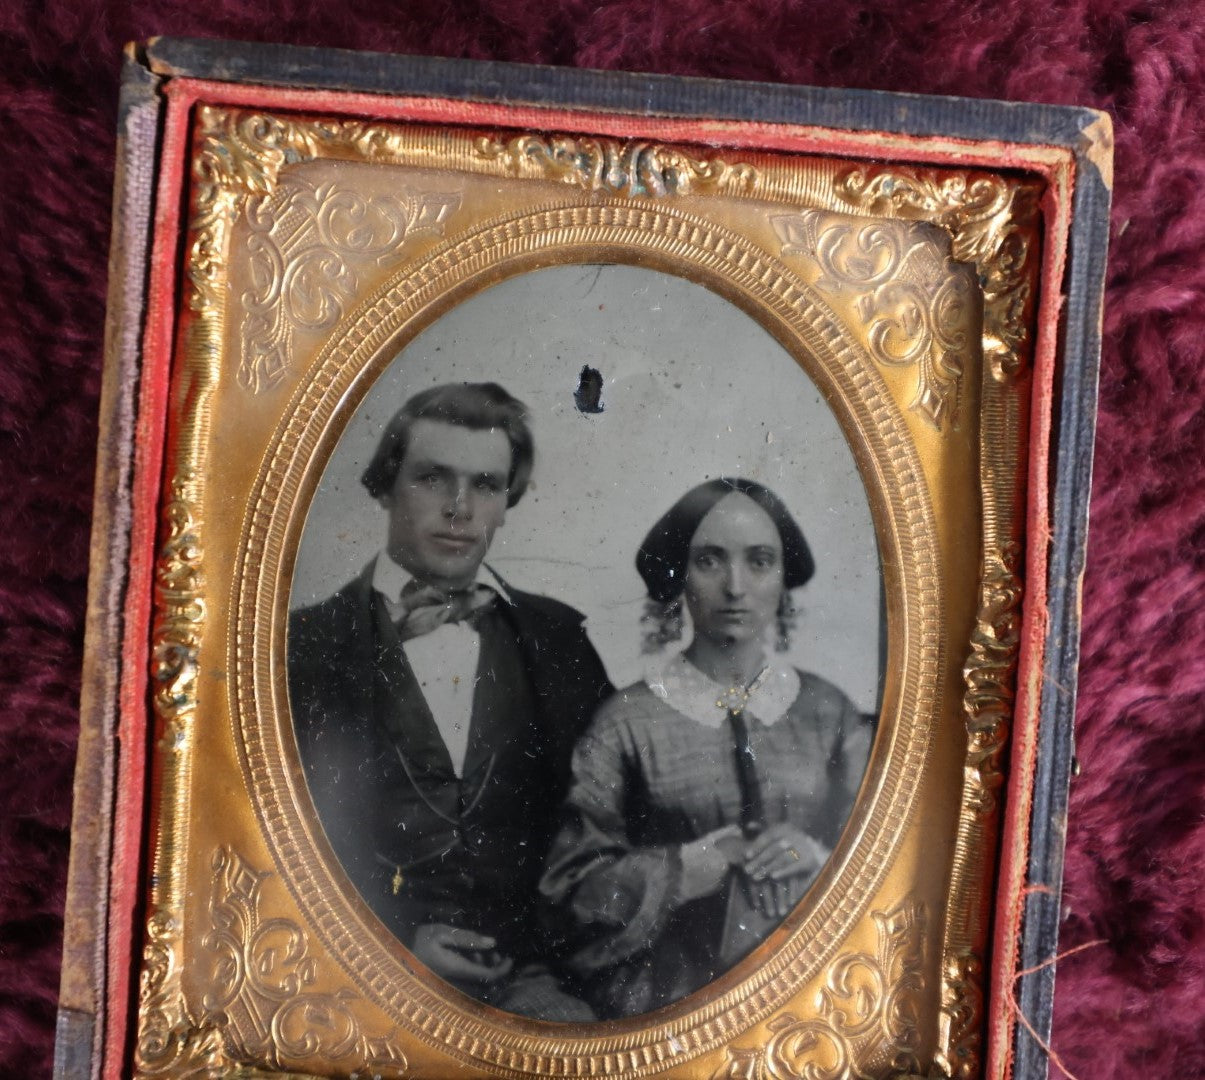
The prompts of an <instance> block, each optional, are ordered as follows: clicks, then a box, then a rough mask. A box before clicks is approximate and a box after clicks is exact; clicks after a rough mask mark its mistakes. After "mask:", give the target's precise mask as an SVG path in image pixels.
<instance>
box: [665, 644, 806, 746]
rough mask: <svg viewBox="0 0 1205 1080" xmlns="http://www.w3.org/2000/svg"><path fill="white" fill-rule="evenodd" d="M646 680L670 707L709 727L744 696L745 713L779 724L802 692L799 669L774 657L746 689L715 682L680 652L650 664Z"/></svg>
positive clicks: (714, 725)
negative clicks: (781, 662)
mask: <svg viewBox="0 0 1205 1080" xmlns="http://www.w3.org/2000/svg"><path fill="white" fill-rule="evenodd" d="M644 681H645V683H646V685H647V686H648V688H649V689H650V690H651V691H652V692H653V693H654V694H655V695H656V696H657V697H659V698H660V699H661V700H662V701H664V702H665V703H666V704H667V705H669V706H670V707H671V708H673V709H676V710H677V711H678V712H680V713H682V715H683V716H689V717H690V718H691V719H692V720H695V721H697V722H698V723H700V724H702V725H703V726H704V727H709V728H718V727H719V726H720V725H721V724H723V723H724V721H725V720H726V719H727V717H728V709H729V707H730V704H731V703H734V702H740V701H741V700H743V701H744V711H745V713H747V714H748V715H750V716H756V717H757V719H758V720H760V721H761V722H762V723H763V724H766V725H767V726H768V725H770V724H776V723H778V721H779V720H781V719H782V718H783V717H784V716H785V715H786V714H787V710H788V709H789V708H790V707H791V706H792V705H793V704H794V702H795V699H796V698H797V697H798V696H799V673H798V672H797V671H795V669H794V668H792V667H788V666H787V665H785V664H778V663H775V662H773V661H771V662H770V663H769V665H767V667H766V669H765V671H763V672H762V674H761V675H759V676H758V678H757V679H756V680H755V681H754V683H753V685H752V686H751V687H750V688H749V689H748V690H747V691H746V690H744V689H741V688H733V687H728V686H724V685H723V684H722V683H717V682H713V681H712V680H711V679H709V678H708V677H707V676H706V675H704V674H703V672H701V671H700V670H699V669H698V668H697V667H695V666H694V664H692V663H691V662H690V661H689V660H687V659H686V658H685V657H684V656H683V655H682V654H681V653H678V654H676V655H675V656H673V657H671V658H670V659H669V660H660V661H658V662H657V663H656V664H655V665H653V666H652V667H650V669H649V670H648V672H647V674H646V675H645V680H644Z"/></svg>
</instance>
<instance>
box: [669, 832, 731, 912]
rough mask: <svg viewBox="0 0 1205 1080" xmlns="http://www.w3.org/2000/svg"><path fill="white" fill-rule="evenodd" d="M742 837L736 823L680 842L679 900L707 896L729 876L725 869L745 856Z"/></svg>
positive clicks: (684, 900) (683, 901)
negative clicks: (685, 842) (682, 842)
mask: <svg viewBox="0 0 1205 1080" xmlns="http://www.w3.org/2000/svg"><path fill="white" fill-rule="evenodd" d="M744 846H745V842H744V838H743V837H742V836H741V830H740V829H739V828H737V826H735V825H726V826H724V828H722V829H716V830H715V831H714V832H709V833H708V834H707V835H706V836H700V837H699V839H698V840H692V841H691V842H690V843H689V844H683V845H682V881H681V882H680V884H679V885H678V902H679V903H683V904H684V903H686V902H687V901H688V900H698V899H699V898H700V897H703V896H710V895H711V894H712V893H713V892H715V891H716V890H717V889H718V888H719V887H720V886H721V885H723V884H724V882H725V880H727V878H728V871H729V870H730V869H731V868H732V867H733V866H739V865H740V863H741V859H742V857H743V856H744Z"/></svg>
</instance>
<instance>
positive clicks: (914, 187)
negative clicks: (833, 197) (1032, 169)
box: [836, 166, 1040, 382]
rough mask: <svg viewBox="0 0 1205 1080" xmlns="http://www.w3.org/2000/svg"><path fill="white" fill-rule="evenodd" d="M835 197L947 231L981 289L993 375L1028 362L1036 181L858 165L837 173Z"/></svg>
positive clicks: (1009, 375)
mask: <svg viewBox="0 0 1205 1080" xmlns="http://www.w3.org/2000/svg"><path fill="white" fill-rule="evenodd" d="M836 194H837V197H838V200H839V201H840V202H843V203H845V204H846V205H848V206H849V207H850V208H851V209H852V210H855V211H856V212H858V213H861V214H881V215H884V216H888V217H900V218H910V219H913V220H923V221H928V222H931V223H932V224H934V225H937V226H939V227H940V228H942V229H944V230H945V231H946V232H948V233H949V234H950V238H951V242H952V253H953V257H954V259H955V260H957V261H958V262H961V263H968V264H970V265H972V266H974V267H975V270H976V272H977V274H978V277H979V284H980V287H981V288H982V289H983V305H984V318H983V354H984V361H985V363H986V365H987V370H988V371H989V373H990V374H991V376H992V378H994V379H996V380H997V381H1001V382H1007V381H1009V380H1011V379H1013V378H1015V377H1016V376H1018V375H1019V374H1020V373H1021V372H1022V371H1023V370H1024V369H1025V367H1026V365H1027V363H1028V355H1029V347H1030V340H1031V329H1030V323H1031V314H1032V307H1033V302H1034V290H1033V275H1034V272H1035V259H1034V253H1035V250H1036V246H1037V244H1036V241H1037V238H1038V226H1039V206H1038V204H1039V194H1040V189H1039V187H1038V185H1036V184H1035V183H1032V182H1026V181H1017V180H1013V179H1010V178H1006V177H1002V176H994V175H991V174H985V173H966V172H950V173H946V172H938V171H936V170H924V169H899V168H890V167H866V166H857V167H855V168H852V169H850V170H849V171H848V172H846V173H844V174H843V175H842V176H840V177H838V179H837V183H836Z"/></svg>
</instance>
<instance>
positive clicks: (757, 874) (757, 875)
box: [741, 822, 829, 919]
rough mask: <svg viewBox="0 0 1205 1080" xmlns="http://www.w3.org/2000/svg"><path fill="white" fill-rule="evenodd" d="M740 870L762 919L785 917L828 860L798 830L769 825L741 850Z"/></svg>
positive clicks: (819, 847) (823, 850)
mask: <svg viewBox="0 0 1205 1080" xmlns="http://www.w3.org/2000/svg"><path fill="white" fill-rule="evenodd" d="M744 854H745V859H744V863H743V865H742V867H741V870H742V873H743V874H744V877H745V884H746V888H747V890H748V893H749V897H750V900H751V901H752V902H753V904H754V906H755V907H756V908H757V909H758V910H759V911H760V912H761V913H762V914H763V915H765V916H767V917H774V918H778V919H783V918H786V916H787V915H788V914H789V913H790V911H791V909H792V908H793V907H794V906H795V905H796V904H797V903H799V901H800V899H801V898H802V897H803V892H804V889H805V888H806V886H807V884H808V883H809V882H810V881H811V879H812V878H813V877H815V876H816V874H817V873H818V872H819V870H820V868H821V867H822V866H823V865H824V863H825V861H826V860H827V859H828V857H829V851H828V849H827V848H826V847H824V845H823V844H821V843H820V842H819V841H817V840H814V839H813V838H812V837H810V836H808V834H807V833H805V832H804V831H803V830H802V829H799V828H796V827H795V826H794V825H790V824H787V823H786V822H781V823H780V824H778V825H771V826H770V827H769V828H768V829H766V830H765V832H763V833H761V834H760V835H759V836H758V837H757V839H755V840H754V841H752V842H751V843H750V844H749V845H748V846H747V847H746V849H745V853H744Z"/></svg>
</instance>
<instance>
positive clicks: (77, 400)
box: [0, 0, 1205, 1080]
mask: <svg viewBox="0 0 1205 1080" xmlns="http://www.w3.org/2000/svg"><path fill="white" fill-rule="evenodd" d="M269 8H270V5H268V4H266V3H257V2H256V0H206V2H205V3H201V4H184V3H171V2H170V0H169V2H161V3H152V2H143V3H129V2H123V0H109V2H102V0H74V2H68V0H48V2H47V3H46V4H45V5H44V7H42V6H39V5H36V4H34V3H31V2H28V0H27V2H20V0H5V2H4V3H3V4H2V5H0V35H2V40H3V52H2V54H0V56H2V63H0V131H2V135H3V139H2V142H0V153H2V155H3V157H2V159H0V160H2V164H0V183H2V185H3V198H2V200H0V215H2V216H0V223H2V224H0V288H2V290H3V292H2V293H0V296H2V297H3V302H0V341H2V342H3V354H2V358H0V506H2V507H3V519H2V520H3V527H2V529H0V634H2V641H3V651H2V653H0V776H2V777H3V783H2V784H0V1073H3V1074H4V1075H7V1076H17V1075H21V1076H39V1075H42V1076H45V1075H48V1074H49V1070H50V1062H51V1048H52V1043H53V1022H54V1007H55V1000H56V995H57V987H58V968H59V949H60V935H61V918H62V910H61V909H62V902H63V889H64V879H65V875H66V866H67V845H68V834H69V825H70V809H71V806H70V802H71V777H72V767H73V764H74V748H75V739H76V730H75V729H76V724H77V714H76V702H77V696H78V688H79V676H78V671H79V666H80V659H81V655H80V654H81V638H82V627H83V617H84V597H85V571H86V563H87V546H88V535H89V531H88V526H89V513H90V506H91V499H92V470H93V464H94V444H95V439H96V408H97V395H98V391H99V385H100V361H101V334H102V326H103V320H104V290H105V264H106V253H107V249H108V218H109V199H110V189H111V183H112V166H113V130H114V113H115V105H116V95H117V77H118V68H119V51H120V47H121V45H122V43H123V42H125V41H127V40H131V39H143V38H146V37H148V36H151V35H154V34H189V35H204V36H219V37H229V38H242V39H248V40H281V41H288V42H293V43H297V44H307V45H333V46H343V47H349V48H362V49H363V48H371V49H380V50H386V51H395V52H421V53H428V54H432V55H440V56H452V57H475V58H484V59H499V60H516V61H534V62H541V63H550V64H562V65H577V66H588V67H598V68H615V69H628V70H634V71H657V72H666V73H673V74H682V75H707V76H717V77H727V78H736V79H762V80H769V81H778V82H790V83H811V84H815V85H819V86H848V87H865V88H872V89H886V90H909V91H923V92H930V93H942V94H963V95H969V96H991V97H1003V98H1012V99H1016V100H1024V101H1043V102H1058V103H1067V104H1083V105H1094V106H1096V107H1098V108H1106V109H1109V110H1111V111H1112V112H1113V113H1114V116H1115V118H1116V122H1117V189H1116V200H1115V204H1114V215H1113V237H1112V242H1113V247H1112V262H1111V267H1110V271H1109V291H1108V297H1107V303H1106V311H1105V350H1104V361H1103V378H1102V386H1101V402H1100V428H1099V435H1098V443H1097V445H1098V450H1097V464H1096V481H1095V487H1094V493H1093V500H1092V538H1091V550H1090V558H1089V568H1088V576H1087V579H1086V582H1085V587H1084V605H1083V610H1084V649H1083V674H1082V679H1081V693H1080V706H1079V720H1078V739H1079V744H1078V754H1079V760H1080V763H1081V765H1082V773H1081V775H1080V776H1079V778H1078V779H1077V780H1076V781H1075V782H1074V785H1073V791H1072V799H1071V814H1070V821H1069V824H1068V830H1069V835H1068V852H1067V883H1066V894H1065V920H1064V926H1063V947H1064V948H1069V947H1072V946H1075V945H1077V944H1080V943H1086V942H1091V941H1100V942H1102V943H1101V944H1096V945H1093V946H1091V947H1090V948H1088V949H1086V950H1085V951H1083V952H1080V953H1078V954H1076V955H1075V956H1073V957H1070V958H1068V959H1067V960H1066V961H1064V962H1063V963H1062V964H1061V965H1060V968H1059V975H1058V991H1057V1006H1056V1015H1055V1034H1054V1045H1055V1048H1056V1049H1057V1051H1058V1053H1059V1054H1060V1055H1061V1058H1062V1060H1063V1062H1064V1063H1065V1064H1066V1066H1067V1068H1068V1069H1070V1070H1071V1072H1072V1073H1074V1074H1075V1075H1076V1076H1078V1077H1080V1078H1081V1080H1086V1078H1088V1077H1091V1078H1093V1080H1105V1078H1111V1077H1134V1076H1144V1077H1145V1076H1165V1077H1172V1076H1174V1077H1177V1078H1188V1077H1195V1076H1202V1075H1205V1005H1203V1002H1205V955H1203V950H1202V937H1203V933H1205V931H1203V926H1202V913H1203V911H1205V903H1203V900H1202V893H1203V891H1205V890H1203V889H1202V874H1201V867H1202V865H1203V864H1205V825H1203V816H1205V815H1203V814H1202V804H1201V797H1202V791H1203V789H1205V783H1203V779H1205V754H1203V753H1202V749H1201V746H1202V734H1203V733H1205V732H1203V730H1202V729H1203V722H1202V721H1203V715H1205V694H1203V693H1202V690H1203V686H1205V661H1203V660H1202V659H1201V656H1200V650H1199V646H1200V643H1201V641H1202V639H1205V617H1203V614H1202V606H1201V604H1200V603H1199V600H1198V593H1199V592H1200V591H1201V588H1202V586H1203V585H1205V567H1203V564H1205V426H1203V422H1202V403H1203V401H1205V365H1203V364H1202V351H1203V350H1202V341H1205V260H1203V258H1202V253H1203V248H1205V245H1203V239H1205V213H1202V208H1203V207H1205V194H1203V185H1205V110H1203V107H1202V97H1203V95H1205V78H1203V73H1205V0H1183V2H1181V3H1179V4H1171V3H1168V4H1158V3H1154V2H1140V0H1079V2H1066V0H1056V2H1055V3H1051V2H1050V0H1013V2H1011V3H1009V4H999V3H988V2H983V0H940V2H927V3H926V2H921V3H905V2H901V0H882V2H880V3H871V2H865V0H825V2H823V3H814V4H813V3H804V2H794V0H745V2H741V0H678V2H676V3H673V4H670V3H641V2H637V0H545V2H542V3H541V2H524V0H427V2H405V0H403V2H400V3H397V4H390V3H388V2H386V0H344V2H342V3H329V2H327V3H319V2H315V0H279V2H278V3H277V4H276V5H275V7H274V10H272V11H271V12H270V10H269ZM1052 1073H1053V1075H1056V1076H1057V1075H1059V1073H1058V1070H1057V1069H1055V1070H1052Z"/></svg>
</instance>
